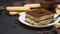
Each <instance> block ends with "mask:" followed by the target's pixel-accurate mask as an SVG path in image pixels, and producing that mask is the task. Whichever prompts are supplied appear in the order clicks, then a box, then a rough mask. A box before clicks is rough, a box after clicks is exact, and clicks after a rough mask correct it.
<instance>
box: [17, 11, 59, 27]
mask: <svg viewBox="0 0 60 34" xmlns="http://www.w3.org/2000/svg"><path fill="white" fill-rule="evenodd" d="M25 16H26V13H25V12H22V13H20V16H19V18H18V19H19V21H20V22H21V23H23V24H25V25H27V26H31V27H36V28H38V27H48V26H52V25H54V24H56V23H58V22H59V20H60V18H59V19H57V20H55V21H54V22H53V23H50V24H47V25H40V26H36V25H31V24H29V23H27V22H26V21H25ZM57 16H58V15H57V14H54V18H55V17H57Z"/></svg>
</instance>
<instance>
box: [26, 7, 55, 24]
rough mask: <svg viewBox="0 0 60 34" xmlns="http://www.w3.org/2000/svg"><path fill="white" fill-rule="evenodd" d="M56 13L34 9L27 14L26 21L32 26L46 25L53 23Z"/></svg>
mask: <svg viewBox="0 0 60 34" xmlns="http://www.w3.org/2000/svg"><path fill="white" fill-rule="evenodd" d="M53 16H54V13H53V12H51V11H48V10H46V9H43V8H39V9H32V10H30V11H27V12H26V16H25V17H26V18H25V21H26V22H28V23H30V24H32V25H46V24H49V23H51V22H52V21H53V20H54V18H53Z"/></svg>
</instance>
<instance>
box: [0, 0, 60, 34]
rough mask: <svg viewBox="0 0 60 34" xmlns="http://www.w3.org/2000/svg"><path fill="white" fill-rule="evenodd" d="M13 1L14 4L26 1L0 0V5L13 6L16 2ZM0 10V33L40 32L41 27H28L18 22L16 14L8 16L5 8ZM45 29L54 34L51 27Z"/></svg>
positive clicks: (31, 33)
mask: <svg viewBox="0 0 60 34" xmlns="http://www.w3.org/2000/svg"><path fill="white" fill-rule="evenodd" d="M30 1H32V0H30ZM14 2H16V4H17V3H18V5H19V2H21V3H20V4H25V3H26V1H24V2H23V0H0V6H13V5H14V6H15V5H16V4H14ZM57 2H60V0H57ZM28 3H30V2H28ZM18 5H16V6H18ZM0 11H1V13H0V34H38V32H39V31H40V32H42V31H41V29H37V28H32V27H28V26H26V25H24V24H22V23H21V22H19V21H18V17H19V16H18V15H17V16H9V15H8V12H7V11H6V10H0ZM47 30H48V32H49V34H54V33H53V32H52V31H51V28H47Z"/></svg>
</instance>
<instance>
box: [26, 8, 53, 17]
mask: <svg viewBox="0 0 60 34" xmlns="http://www.w3.org/2000/svg"><path fill="white" fill-rule="evenodd" d="M26 14H29V15H31V16H33V17H36V18H38V17H40V16H43V15H50V14H53V12H51V11H48V10H45V9H43V13H39V12H38V10H37V9H35V10H31V11H27V12H26Z"/></svg>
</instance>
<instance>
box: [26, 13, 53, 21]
mask: <svg viewBox="0 0 60 34" xmlns="http://www.w3.org/2000/svg"><path fill="white" fill-rule="evenodd" d="M26 18H30V19H31V20H35V21H41V20H45V19H50V18H53V14H50V15H44V16H40V17H38V18H35V17H33V16H31V15H29V14H26Z"/></svg>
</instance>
